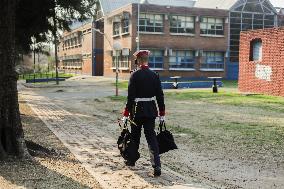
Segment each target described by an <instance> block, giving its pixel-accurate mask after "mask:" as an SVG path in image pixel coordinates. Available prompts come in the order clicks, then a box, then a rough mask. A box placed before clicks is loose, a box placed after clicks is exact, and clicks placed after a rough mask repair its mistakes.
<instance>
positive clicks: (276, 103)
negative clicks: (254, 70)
mask: <svg viewBox="0 0 284 189" xmlns="http://www.w3.org/2000/svg"><path fill="white" fill-rule="evenodd" d="M166 97H167V98H174V99H176V100H196V101H197V100H198V101H203V102H208V103H215V104H223V105H234V106H243V107H257V108H262V109H267V110H272V111H276V112H284V98H283V97H276V96H268V95H242V94H239V93H234V92H222V91H220V92H219V93H212V91H211V90H208V91H204V90H203V91H201V90H200V91H198V90H197V91H196V90H195V91H179V92H167V93H166Z"/></svg>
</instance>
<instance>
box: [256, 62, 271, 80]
mask: <svg viewBox="0 0 284 189" xmlns="http://www.w3.org/2000/svg"><path fill="white" fill-rule="evenodd" d="M271 75H272V68H271V67H270V66H265V65H261V64H256V69H255V77H256V78H258V79H262V80H265V81H271Z"/></svg>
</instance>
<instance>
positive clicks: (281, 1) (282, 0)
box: [270, 0, 284, 7]
mask: <svg viewBox="0 0 284 189" xmlns="http://www.w3.org/2000/svg"><path fill="white" fill-rule="evenodd" d="M270 2H271V3H272V4H273V5H274V6H277V7H284V0H270Z"/></svg>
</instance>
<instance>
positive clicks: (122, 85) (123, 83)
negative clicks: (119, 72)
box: [113, 81, 128, 89]
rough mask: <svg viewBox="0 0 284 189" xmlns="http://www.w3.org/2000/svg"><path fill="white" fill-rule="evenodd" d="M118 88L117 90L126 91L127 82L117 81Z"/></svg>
mask: <svg viewBox="0 0 284 189" xmlns="http://www.w3.org/2000/svg"><path fill="white" fill-rule="evenodd" d="M115 84H116V83H113V86H115ZM118 88H119V89H127V88H128V81H119V82H118Z"/></svg>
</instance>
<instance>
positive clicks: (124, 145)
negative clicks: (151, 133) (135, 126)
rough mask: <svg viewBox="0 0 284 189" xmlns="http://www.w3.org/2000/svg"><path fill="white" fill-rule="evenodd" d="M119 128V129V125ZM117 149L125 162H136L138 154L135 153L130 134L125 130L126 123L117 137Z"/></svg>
mask: <svg viewBox="0 0 284 189" xmlns="http://www.w3.org/2000/svg"><path fill="white" fill-rule="evenodd" d="M119 126H120V127H121V125H120V123H119ZM117 147H118V149H119V151H120V154H121V156H122V157H123V158H124V159H125V160H128V161H131V162H136V161H137V160H138V159H139V158H140V153H139V152H138V151H137V149H136V148H135V144H134V142H133V141H132V140H131V133H130V132H129V130H128V128H127V122H125V124H124V126H123V128H122V131H121V134H120V136H119V137H118V140H117Z"/></svg>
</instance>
